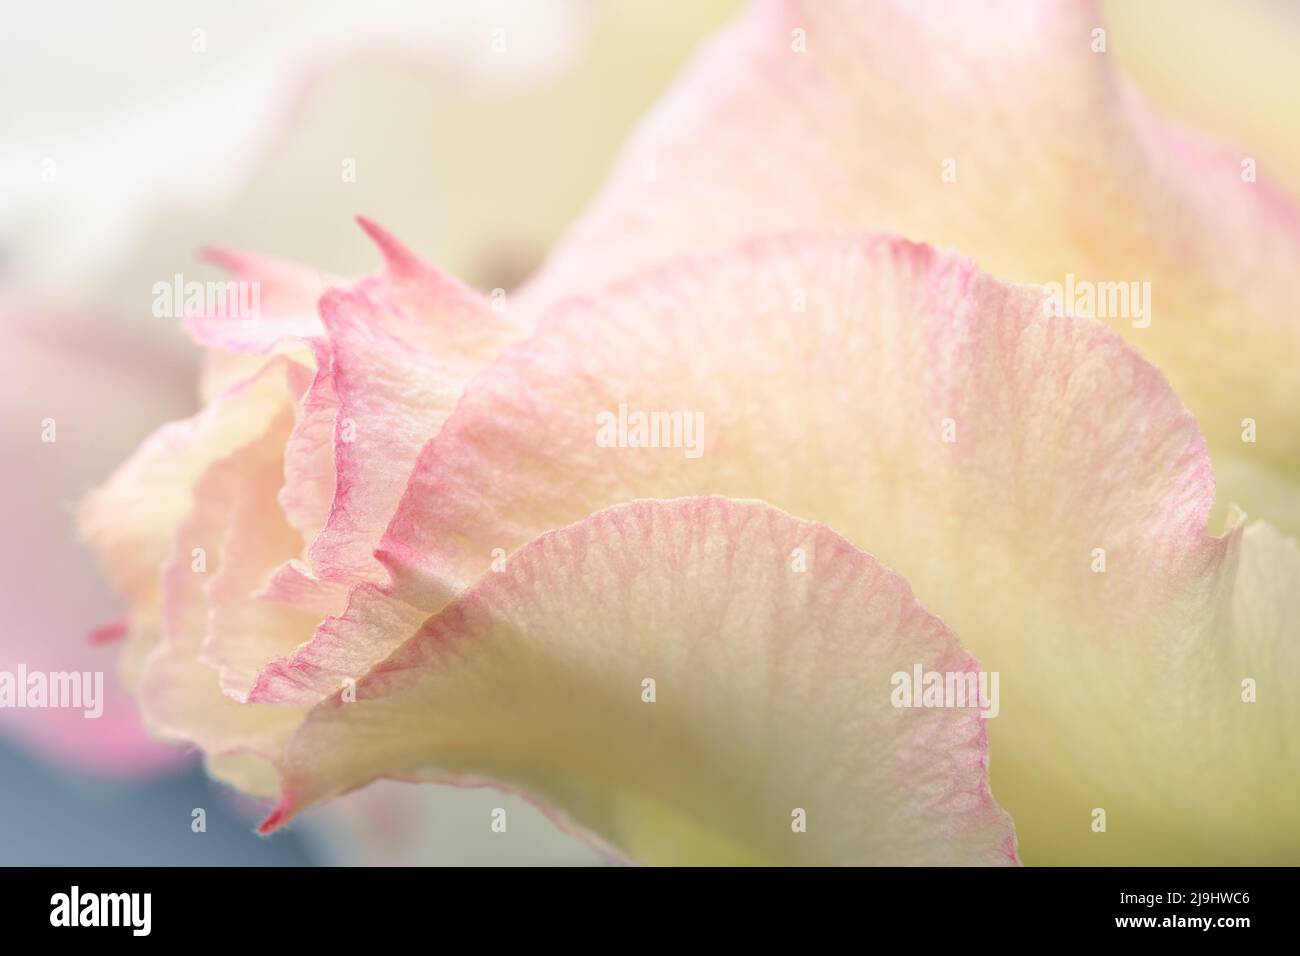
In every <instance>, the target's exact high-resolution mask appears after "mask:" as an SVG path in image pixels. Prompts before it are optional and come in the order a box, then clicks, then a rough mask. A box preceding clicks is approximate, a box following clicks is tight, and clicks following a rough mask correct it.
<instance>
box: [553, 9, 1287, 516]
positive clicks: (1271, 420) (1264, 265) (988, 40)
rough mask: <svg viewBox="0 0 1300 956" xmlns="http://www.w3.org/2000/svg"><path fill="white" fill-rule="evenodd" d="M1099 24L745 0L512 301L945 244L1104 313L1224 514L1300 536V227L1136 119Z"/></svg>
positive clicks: (1085, 12) (1087, 17) (1229, 175)
mask: <svg viewBox="0 0 1300 956" xmlns="http://www.w3.org/2000/svg"><path fill="white" fill-rule="evenodd" d="M1098 31H1102V32H1103V33H1104V23H1103V21H1102V18H1101V16H1100V13H1099V11H1098V10H1097V8H1096V5H1095V4H1093V3H1088V2H1075V0H1049V2H1042V3H1028V4H1026V3H1021V2H1015V0H1011V2H999V3H994V4H992V5H990V4H978V5H972V4H967V3H959V2H939V0H936V2H923V3H913V2H902V0H869V2H856V0H855V2H843V3H841V2H820V0H818V2H797V0H760V2H758V3H756V4H755V5H754V6H753V7H752V8H751V9H750V10H748V11H747V12H746V13H745V14H744V15H743V16H742V17H741V19H740V20H738V21H737V22H736V23H735V24H734V25H733V26H732V27H731V28H730V29H729V30H727V31H726V32H724V33H723V34H721V35H720V36H719V37H718V38H717V39H715V40H714V41H713V42H712V43H711V44H710V45H709V47H708V48H707V49H706V50H705V51H704V52H703V53H702V54H701V55H700V56H699V57H698V58H697V60H696V62H695V63H694V65H693V66H692V68H691V69H690V70H688V72H687V73H686V75H685V76H684V77H683V78H682V79H681V80H680V81H679V82H678V85H677V86H676V88H675V89H674V90H673V91H672V93H671V94H670V95H669V96H668V97H667V98H666V99H665V101H663V102H662V103H661V104H660V105H659V106H658V107H657V108H656V110H655V111H654V112H653V113H652V114H651V115H650V116H649V117H648V118H647V120H646V121H645V122H644V123H643V125H642V127H641V128H640V130H639V131H638V132H637V133H636V134H635V135H634V136H633V138H632V139H631V141H630V142H629V143H628V144H627V146H626V147H625V149H624V151H623V153H622V156H621V159H620V160H619V162H618V163H617V165H616V167H615V169H614V171H613V173H612V174H611V176H610V178H609V180H608V182H607V184H606V186H605V187H604V189H603V191H602V192H601V194H600V195H599V196H598V198H597V199H596V201H595V202H594V204H593V205H592V207H591V208H590V209H589V210H588V211H587V213H585V214H584V216H583V217H581V218H580V220H579V221H578V223H577V224H576V225H575V226H574V227H573V229H572V230H571V231H570V233H569V234H568V235H567V237H566V238H565V239H564V240H563V241H562V242H561V243H560V245H559V247H558V248H557V250H556V251H555V252H554V253H553V254H552V257H551V259H550V260H549V262H548V265H547V267H546V268H545V269H544V270H543V273H542V275H541V277H540V278H539V279H538V280H537V281H536V283H535V284H534V286H533V287H532V288H531V290H530V291H529V293H528V294H529V296H531V297H532V300H533V301H534V302H537V303H541V302H550V301H553V300H554V299H555V298H556V297H557V296H560V295H563V294H564V293H566V292H567V291H568V290H571V289H574V288H578V287H581V285H582V284H583V283H590V282H593V281H599V280H602V279H613V278H616V277H618V276H621V275H627V274H630V273H631V272H632V271H633V270H634V269H638V268H641V267H643V266H645V265H647V264H651V263H654V262H658V261H662V260H664V259H665V258H669V257H674V256H677V255H680V254H683V253H685V252H689V251H692V250H704V249H712V248H716V247H720V246H722V245H725V244H729V243H730V242H732V241H734V240H737V239H740V238H743V237H745V236H749V235H752V234H754V233H756V232H763V231H771V230H778V229H789V228H814V229H827V228H836V229H838V228H870V229H889V230H892V231H897V232H899V233H901V234H903V235H906V236H909V237H911V238H914V239H918V240H923V241H927V242H931V243H935V244H936V245H940V246H945V247H951V248H954V249H957V250H960V251H961V252H962V253H964V254H966V255H969V256H972V257H973V258H974V259H976V261H978V262H979V263H980V265H981V267H982V268H984V269H987V270H988V271H989V272H991V273H993V274H994V275H998V276H1000V277H1003V278H1006V279H1010V280H1013V281H1024V282H1038V283H1058V284H1060V286H1061V287H1062V293H1063V295H1062V297H1063V298H1067V297H1068V300H1069V301H1068V302H1067V303H1065V304H1066V305H1067V306H1068V307H1070V308H1078V309H1079V310H1080V311H1081V312H1083V311H1090V312H1091V313H1093V314H1096V315H1097V316H1098V317H1099V318H1104V319H1105V320H1106V321H1107V322H1108V324H1110V325H1112V326H1113V327H1114V328H1115V329H1116V330H1117V331H1119V332H1120V333H1121V334H1122V335H1124V337H1125V338H1126V339H1127V340H1128V341H1129V342H1131V343H1132V344H1133V345H1134V346H1135V347H1136V348H1137V349H1138V350H1139V351H1141V352H1142V353H1143V354H1144V355H1146V356H1147V357H1148V358H1150V359H1151V360H1152V361H1153V362H1155V363H1156V364H1157V365H1158V366H1159V367H1160V369H1161V370H1162V371H1163V372H1164V373H1165V375H1166V376H1168V378H1169V379H1170V381H1171V383H1172V384H1173V386H1174V388H1175V390H1176V391H1177V393H1178V394H1179V396H1180V397H1181V398H1182V399H1183V400H1184V401H1185V402H1186V403H1187V404H1188V406H1189V407H1190V409H1191V410H1192V411H1193V412H1194V413H1195V415H1196V416H1197V419H1198V421H1199V422H1200V424H1201V428H1202V430H1203V431H1204V433H1205V434H1206V436H1207V439H1208V440H1209V443H1210V447H1211V450H1212V451H1213V454H1214V457H1215V460H1216V461H1222V462H1223V468H1222V478H1223V480H1222V481H1221V488H1220V496H1221V499H1222V500H1221V501H1220V503H1219V505H1220V507H1219V509H1218V516H1220V517H1221V516H1222V515H1223V514H1226V510H1227V506H1228V505H1229V504H1230V503H1232V502H1236V503H1238V504H1241V505H1243V506H1247V505H1249V506H1251V507H1253V508H1255V509H1257V512H1258V513H1260V514H1262V515H1263V516H1264V517H1267V518H1268V519H1270V520H1272V521H1274V522H1277V523H1279V524H1280V525H1282V526H1284V527H1286V528H1288V529H1289V530H1290V531H1292V532H1296V531H1300V507H1297V504H1296V503H1297V501H1300V491H1298V490H1297V489H1298V488H1300V472H1297V470H1296V462H1297V461H1300V416H1296V415H1295V409H1296V408H1297V407H1300V379H1298V378H1297V377H1296V376H1295V375H1294V374H1292V368H1293V366H1294V364H1295V360H1296V357H1297V356H1298V355H1300V312H1298V310H1300V306H1297V303H1300V269H1298V268H1297V263H1300V214H1298V213H1297V209H1296V206H1295V205H1294V202H1293V201H1291V200H1290V199H1288V198H1287V197H1286V196H1285V195H1283V194H1282V193H1281V192H1279V191H1278V190H1276V189H1275V188H1273V187H1272V186H1271V185H1269V174H1268V170H1267V169H1262V168H1257V167H1256V166H1255V165H1254V159H1253V158H1252V157H1250V156H1249V155H1246V154H1244V153H1243V152H1242V151H1239V150H1233V149H1230V148H1226V147H1219V146H1217V145H1214V144H1211V143H1208V142H1206V141H1203V140H1201V139H1199V138H1198V137H1196V136H1194V135H1192V134H1190V133H1188V132H1185V131H1183V130H1180V129H1177V128H1175V127H1173V126H1172V125H1170V124H1169V123H1167V122H1165V121H1163V120H1161V119H1159V118H1157V117H1155V116H1153V115H1152V114H1151V112H1150V111H1149V110H1148V109H1147V107H1146V106H1145V105H1144V104H1143V103H1142V102H1141V100H1140V98H1139V96H1138V95H1137V94H1136V93H1135V92H1134V91H1133V90H1132V89H1131V88H1130V87H1129V86H1128V85H1127V84H1126V83H1125V82H1124V81H1123V79H1122V78H1121V77H1120V76H1119V75H1118V73H1117V71H1116V70H1115V68H1114V65H1113V63H1112V60H1111V57H1110V55H1109V54H1108V52H1106V47H1105V38H1104V36H1102V37H1100V38H1099V37H1098V35H1097V34H1098ZM1099 40H1100V43H1099ZM900 79H902V80H903V82H902V83H901V85H900ZM1067 289H1068V290H1069V291H1066V290H1067ZM1090 296H1091V299H1089V297H1090ZM1257 489H1261V490H1262V492H1263V493H1261V494H1259V495H1258V496H1257V495H1256V490H1257ZM1257 497H1258V500H1256V499H1257Z"/></svg>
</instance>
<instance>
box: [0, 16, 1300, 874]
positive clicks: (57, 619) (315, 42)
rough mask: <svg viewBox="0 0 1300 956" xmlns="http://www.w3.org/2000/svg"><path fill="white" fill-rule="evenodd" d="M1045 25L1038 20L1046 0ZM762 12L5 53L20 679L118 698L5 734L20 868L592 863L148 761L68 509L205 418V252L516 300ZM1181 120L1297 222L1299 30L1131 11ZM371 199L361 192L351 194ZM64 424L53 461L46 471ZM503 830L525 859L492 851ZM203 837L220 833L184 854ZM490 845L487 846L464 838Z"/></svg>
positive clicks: (408, 814) (405, 799)
mask: <svg viewBox="0 0 1300 956" xmlns="http://www.w3.org/2000/svg"><path fill="white" fill-rule="evenodd" d="M1025 2H1034V0H1025ZM741 5H742V3H741V0H476V2H474V3H456V2H450V0H448V2H439V0H426V2H421V3H415V2H411V3H398V2H375V0H368V2H365V3H360V2H340V0H315V2H310V3H308V2H306V0H280V2H277V3H275V4H262V3H254V2H232V0H225V2H207V0H116V2H114V3H111V4H106V3H102V2H97V0H62V2H61V0H51V2H47V3H43V4H25V5H21V6H20V5H17V4H14V3H6V9H5V14H4V22H5V25H6V28H5V30H4V32H3V34H0V90H2V92H0V98H2V101H3V104H4V108H3V110H2V111H0V323H3V325H2V330H3V335H4V343H5V347H4V348H3V349H0V390H2V392H0V395H2V398H3V400H2V401H0V430H2V431H3V441H4V461H5V465H6V467H5V470H4V471H5V473H4V482H5V488H4V491H5V493H4V494H3V495H0V519H2V521H3V528H4V534H3V538H2V540H3V546H2V548H0V562H3V564H2V565H0V614H2V617H0V670H10V671H13V670H15V669H16V668H17V666H18V665H19V664H20V663H22V664H25V665H26V666H27V667H28V668H30V669H34V670H35V669H41V670H47V671H58V670H98V671H104V672H105V674H106V682H107V686H106V696H107V701H106V704H105V709H104V715H103V717H102V718H100V719H99V720H94V721H90V720H84V719H82V718H81V716H80V713H79V712H66V711H57V710H44V711H17V710H8V709H0V864H11V865H12V864H67V865H78V864H110V863H112V864H125V865H141V864H154V863H169V864H218V865H220V864H245V865H262V864H265V865H282V864H306V863H397V864H406V863H455V864H461V863H488V864H490V863H555V864H578V863H586V862H595V861H597V859H598V858H597V857H596V856H595V855H594V854H593V853H592V851H590V850H588V849H586V848H585V847H583V846H582V845H581V844H579V843H577V842H576V841H573V840H571V839H570V838H568V837H565V836H563V835H561V834H559V833H558V832H557V831H556V830H555V829H554V828H553V827H552V826H551V825H550V824H549V823H548V822H547V821H546V820H545V819H544V818H543V817H542V816H541V815H540V814H539V813H536V812H535V811H532V810H531V809H530V808H528V807H527V806H526V805H524V804H522V803H521V802H520V801H519V800H517V799H515V798H510V797H505V796H503V795H500V794H496V793H492V792H485V791H474V790H461V791H457V790H452V789H449V788H441V787H413V786H406V785H400V784H381V785H375V786H372V787H370V788H368V789H367V790H365V791H363V792H361V793H360V794H357V795H354V796H352V797H350V798H347V799H346V800H344V801H340V802H339V803H338V804H337V805H335V806H334V807H332V808H329V809H327V810H324V811H317V813H316V814H315V815H314V816H313V815H309V816H308V819H307V820H306V821H305V822H304V823H302V824H300V825H298V826H296V827H294V828H292V829H290V830H289V831H288V832H287V833H282V834H279V835H277V836H276V837H275V838H274V839H271V840H263V839H261V838H258V837H257V836H255V835H254V834H253V833H252V827H253V825H254V823H255V821H256V819H257V818H258V815H259V814H260V812H261V810H262V808H261V807H258V806H253V805H251V804H250V803H248V802H247V801H246V800H244V799H243V798H240V797H237V796H236V795H234V794H232V793H231V792H229V791H227V790H225V789H224V788H222V787H220V786H219V785H217V784H214V783H212V782H210V781H209V780H208V779H207V777H206V776H205V775H204V773H203V771H202V768H201V767H200V766H199V763H198V760H197V758H196V755H195V754H193V753H185V752H182V751H179V750H178V749H176V748H175V747H172V746H170V745H166V744H162V743H158V742H154V741H151V740H149V739H148V738H147V737H146V736H145V735H144V733H143V731H142V730H141V729H140V727H139V724H138V722H137V720H136V717H135V710H134V706H133V705H132V703H131V701H130V700H129V698H128V697H126V695H125V694H124V693H123V692H122V691H121V689H120V688H117V687H115V686H112V685H113V672H114V666H115V665H114V658H115V656H116V649H115V648H113V647H111V646H101V645H95V644H93V643H91V642H90V641H89V640H88V638H87V635H88V634H89V633H90V632H91V631H92V630H93V629H94V628H96V627H98V626H101V625H103V624H105V623H107V622H109V621H112V620H114V619H115V618H117V617H118V616H119V615H120V613H121V610H122V609H121V608H120V607H119V606H117V604H116V603H115V601H114V599H113V597H112V595H111V594H110V593H109V591H108V589H107V586H106V585H105V583H104V582H103V580H102V578H101V577H100V575H99V573H98V572H97V570H96V568H95V566H94V562H93V560H92V558H91V557H90V555H89V554H88V553H87V552H85V551H83V550H82V549H81V548H80V546H79V545H78V544H77V540H76V536H75V533H74V529H73V522H72V511H73V508H74V506H75V503H76V502H77V501H78V500H79V499H80V498H81V497H82V495H84V494H85V493H86V491H88V490H89V489H90V488H91V487H92V486H93V485H94V484H96V483H98V482H99V481H100V480H102V479H103V478H104V477H105V476H106V475H107V474H108V473H109V471H110V470H111V469H112V468H113V467H114V466H115V465H117V464H118V463H119V462H120V461H122V460H123V459H124V458H125V457H126V456H127V455H128V454H129V453H130V451H131V450H132V449H133V448H134V446H135V445H136V444H137V443H138V442H139V441H140V440H141V439H142V438H143V437H144V436H146V435H147V434H148V433H150V432H151V431H153V430H154V429H155V428H156V427H157V426H158V425H160V424H162V423H163V422H166V421H169V420H172V419H176V418H181V417H185V416H188V415H190V414H192V413H193V412H194V411H195V409H196V394H195V382H196V369H197V360H198V352H197V350H196V349H195V348H194V347H192V346H191V345H190V343H189V340H188V338H187V337H186V335H185V334H184V333H183V331H181V330H180V329H179V328H178V326H177V323H176V322H174V321H172V320H167V319H159V318H155V317H154V316H153V314H152V312H151V304H152V301H153V293H152V287H153V285H154V283H155V282H158V281H160V280H170V279H171V277H172V276H173V275H174V274H176V273H183V274H184V275H185V277H186V278H187V279H190V278H193V279H199V280H205V279H215V278H220V275H219V274H218V273H217V272H216V270H215V269H214V268H213V267H211V266H209V265H207V264H205V263H203V262H202V261H201V260H199V259H198V258H197V253H198V251H199V250H200V249H201V248H202V247H205V246H215V247H222V248H232V249H239V250H248V251H257V252H264V253H270V254H274V255H278V256H281V257H284V258H288V259H292V260H295V261H298V262H302V263H305V264H307V265H309V266H311V267H314V268H316V269H318V270H320V271H321V272H322V273H323V274H332V275H337V276H347V277H357V276H361V275H364V274H368V273H372V272H374V271H376V270H377V269H378V260H377V255H376V253H375V251H374V249H373V246H372V245H371V243H370V242H369V241H368V240H366V239H365V237H364V236H363V235H362V233H361V232H360V230H359V229H358V228H356V227H355V225H354V224H353V216H354V215H356V214H357V213H364V214H365V215H367V216H369V217H371V218H373V219H375V220H376V221H378V222H380V223H382V224H383V225H384V226H386V227H387V228H388V229H390V230H392V231H393V232H394V233H395V234H396V235H398V236H399V237H401V239H402V240H403V241H404V242H405V243H406V244H407V245H409V246H410V247H411V248H413V249H415V250H416V251H417V252H419V253H420V254H421V255H422V256H423V257H424V258H425V259H426V260H428V261H430V262H433V263H435V264H437V265H438V266H440V267H442V268H444V269H446V270H448V271H450V272H451V273H453V274H455V275H458V276H461V277H462V278H464V279H466V280H467V281H468V282H470V283H471V284H473V285H475V286H477V287H478V288H481V289H491V288H494V287H498V286H500V287H503V288H506V289H510V288H512V287H514V286H516V285H517V284H519V283H520V282H521V281H522V280H523V279H524V278H525V277H526V276H527V275H528V274H529V272H530V271H531V270H532V269H533V268H534V267H535V266H536V265H537V264H538V263H539V262H540V261H541V259H542V258H543V256H544V255H545V253H546V250H547V248H548V247H549V245H550V244H551V243H552V242H553V241H554V239H555V238H556V237H557V235H558V234H559V233H560V231H561V230H562V229H563V228H564V227H565V225H566V224H567V223H568V222H569V221H570V220H571V219H572V218H573V217H574V216H575V215H576V213H577V212H578V211H579V210H580V209H581V207H582V206H583V204H584V203H585V202H586V200H587V199H588V198H589V197H590V196H591V195H592V194H593V193H594V191H595V189H596V188H597V186H598V185H599V184H600V182H601V179H602V177H603V174H604V172H605V170H606V169H607V167H608V166H609V164H610V162H611V160H612V158H613V155H614V153H615V151H616V150H617V148H618V146H619V144H620V143H621V141H622V140H623V139H624V138H625V136H626V135H627V134H628V133H629V132H630V130H631V129H632V127H633V126H634V124H635V123H636V121H637V119H638V118H639V117H640V116H641V115H642V114H643V113H644V112H645V111H646V109H647V108H648V107H649V106H650V105H651V104H652V103H653V102H654V101H655V100H656V99H657V98H658V96H659V95H661V94H662V93H663V91H664V90H665V89H666V88H667V86H668V85H669V83H670V82H671V80H672V77H673V76H674V75H675V74H676V72H677V71H678V70H679V68H680V67H681V66H682V65H683V64H684V63H685V61H686V60H687V58H688V57H689V56H690V54H691V52H692V51H693V50H694V49H695V48H696V47H697V46H698V45H699V44H700V43H701V42H702V41H703V40H704V39H705V38H706V37H708V36H709V35H710V34H711V33H712V32H713V31H714V30H716V29H717V28H718V27H719V26H720V25H721V24H723V23H725V22H726V20H727V19H728V18H729V17H730V16H731V15H732V14H733V13H734V12H735V11H736V10H737V9H739V8H740V6H741ZM1104 24H1105V26H1106V28H1107V30H1108V44H1109V50H1110V51H1111V53H1112V54H1113V55H1114V56H1115V57H1117V58H1118V60H1119V61H1120V64H1121V66H1122V68H1123V69H1124V70H1126V71H1127V72H1128V73H1129V75H1130V76H1131V77H1132V78H1133V79H1134V80H1135V81H1136V82H1137V83H1138V85H1139V86H1140V87H1142V88H1143V89H1144V91H1145V92H1146V94H1147V96H1148V97H1149V98H1150V99H1151V100H1152V101H1153V102H1154V104H1155V105H1156V107H1157V108H1159V109H1161V110H1162V111H1164V112H1165V113H1167V114H1169V115H1172V116H1174V117H1177V118H1180V119H1183V120H1184V121H1186V122H1188V123H1190V124H1192V125H1196V126H1199V127H1201V128H1202V129H1203V130H1205V131H1206V132H1208V133H1209V134H1211V135H1214V136H1217V137H1218V138H1220V139H1223V140H1226V141H1230V142H1234V143H1239V144H1242V145H1244V146H1246V147H1248V148H1250V149H1251V150H1252V151H1253V152H1252V155H1256V156H1257V157H1258V158H1259V159H1260V162H1261V164H1262V165H1265V166H1268V167H1270V168H1271V169H1272V170H1274V171H1275V173H1276V174H1277V175H1279V176H1280V177H1281V180H1282V182H1281V184H1282V185H1283V186H1284V187H1287V188H1289V189H1290V191H1291V192H1292V193H1293V194H1300V124H1297V123H1295V121H1294V119H1295V117H1294V105H1293V107H1292V110H1293V113H1292V115H1291V116H1290V117H1279V116H1278V115H1277V113H1276V109H1277V106H1278V104H1279V103H1280V102H1282V100H1280V99H1279V97H1278V95H1277V92H1278V90H1285V89H1287V88H1289V87H1290V88H1291V89H1292V97H1294V87H1293V86H1290V84H1292V83H1293V81H1294V77H1295V58H1296V55H1297V50H1300V5H1297V4H1295V3H1288V2H1286V0H1243V2H1228V0H1145V2H1141V3H1137V2H1128V3H1109V4H1107V5H1106V8H1105V18H1104ZM348 170H351V175H350V176H349V175H348ZM51 418H52V419H54V420H55V421H56V422H57V427H58V441H57V442H55V443H46V442H42V441H41V431H42V427H43V425H42V423H43V422H44V421H45V420H46V419H51ZM492 806H506V807H509V808H511V809H510V819H511V832H510V836H509V839H508V840H505V839H502V835H497V834H491V833H490V832H488V831H487V829H486V828H485V827H482V826H481V825H480V823H479V822H480V821H481V820H482V819H483V818H484V812H485V811H484V809H483V808H484V807H492ZM200 808H201V809H203V810H204V812H205V815H206V831H205V832H201V833H197V832H194V830H193V829H192V827H191V821H192V819H193V811H194V810H195V809H200ZM471 819H472V820H474V821H475V824H474V825H473V826H471V825H470V822H469V821H470V820H471Z"/></svg>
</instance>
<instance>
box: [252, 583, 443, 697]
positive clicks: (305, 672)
mask: <svg viewBox="0 0 1300 956" xmlns="http://www.w3.org/2000/svg"><path fill="white" fill-rule="evenodd" d="M426 616H427V614H425V613H424V612H421V611H420V610H418V609H417V608H414V607H412V606H411V605H409V604H406V603H404V602H402V601H398V600H394V599H393V598H392V597H391V596H389V595H388V594H387V593H386V592H385V591H383V590H381V589H380V588H377V587H375V586H374V585H370V584H363V585H361V586H359V587H357V588H354V589H353V590H352V593H351V594H350V595H349V597H348V604H347V609H346V610H345V611H344V612H343V614H341V615H339V616H338V617H330V618H327V619H326V620H325V621H324V622H322V623H321V625H320V626H319V627H318V628H316V631H315V633H314V635H313V636H312V639H311V640H310V641H309V642H307V643H305V644H303V646H302V647H299V648H294V649H293V652H292V653H286V654H285V655H284V656H282V657H279V658H277V659H275V660H273V661H270V662H269V663H268V664H267V666H266V667H265V668H263V669H262V670H261V672H260V675H259V677H258V679H257V682H256V685H255V686H254V687H253V688H252V690H251V692H250V693H249V698H248V699H249V700H252V701H255V702H258V703H268V704H292V705H297V706H307V707H309V706H311V705H313V704H316V703H319V702H320V701H322V700H324V699H325V698H326V697H328V696H329V695H330V694H333V693H334V692H335V691H337V690H338V689H339V688H340V687H341V686H343V684H344V681H346V680H347V679H349V678H352V679H355V678H358V677H360V676H362V675H363V674H365V673H366V672H367V671H369V670H370V668H371V667H372V666H374V665H375V664H376V663H378V662H379V661H382V660H383V659H384V658H385V657H387V656H388V655H389V654H391V653H392V652H393V651H395V650H396V649H397V647H398V646H399V645H400V644H401V643H402V641H404V640H406V638H407V637H409V636H410V635H411V633H412V632H414V631H415V629H416V628H417V627H419V625H420V623H421V622H422V621H423V620H424V619H425V617H426Z"/></svg>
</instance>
